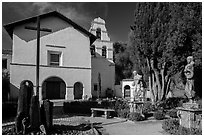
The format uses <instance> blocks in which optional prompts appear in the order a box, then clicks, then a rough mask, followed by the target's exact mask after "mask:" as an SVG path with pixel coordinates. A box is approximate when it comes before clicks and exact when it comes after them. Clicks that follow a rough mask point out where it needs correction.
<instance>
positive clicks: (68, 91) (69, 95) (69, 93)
mask: <svg viewBox="0 0 204 137" xmlns="http://www.w3.org/2000/svg"><path fill="white" fill-rule="evenodd" d="M65 100H74V90H73V87H66V94H65Z"/></svg>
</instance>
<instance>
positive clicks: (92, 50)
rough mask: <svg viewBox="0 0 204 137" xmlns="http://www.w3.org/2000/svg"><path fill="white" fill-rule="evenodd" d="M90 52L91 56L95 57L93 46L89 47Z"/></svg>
mask: <svg viewBox="0 0 204 137" xmlns="http://www.w3.org/2000/svg"><path fill="white" fill-rule="evenodd" d="M90 50H91V55H92V56H95V45H91V48H90Z"/></svg>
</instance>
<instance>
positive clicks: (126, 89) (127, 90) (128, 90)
mask: <svg viewBox="0 0 204 137" xmlns="http://www.w3.org/2000/svg"><path fill="white" fill-rule="evenodd" d="M129 97H130V86H129V85H126V86H125V87H124V98H129Z"/></svg>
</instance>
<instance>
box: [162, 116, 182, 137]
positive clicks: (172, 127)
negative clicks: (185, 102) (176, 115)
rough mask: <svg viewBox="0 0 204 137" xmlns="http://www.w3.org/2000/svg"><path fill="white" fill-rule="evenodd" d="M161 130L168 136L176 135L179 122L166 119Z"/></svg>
mask: <svg viewBox="0 0 204 137" xmlns="http://www.w3.org/2000/svg"><path fill="white" fill-rule="evenodd" d="M162 128H163V129H164V130H165V131H166V132H168V133H170V134H174V135H176V134H178V131H179V120H178V119H167V120H164V122H163V123H162Z"/></svg>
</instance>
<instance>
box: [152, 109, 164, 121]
mask: <svg viewBox="0 0 204 137" xmlns="http://www.w3.org/2000/svg"><path fill="white" fill-rule="evenodd" d="M153 116H154V118H155V119H156V120H162V119H164V118H165V113H164V112H163V111H162V110H158V111H156V112H154V114H153Z"/></svg>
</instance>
